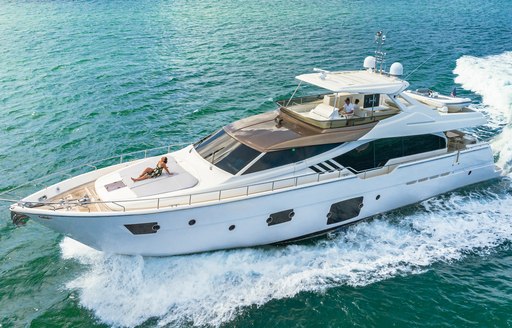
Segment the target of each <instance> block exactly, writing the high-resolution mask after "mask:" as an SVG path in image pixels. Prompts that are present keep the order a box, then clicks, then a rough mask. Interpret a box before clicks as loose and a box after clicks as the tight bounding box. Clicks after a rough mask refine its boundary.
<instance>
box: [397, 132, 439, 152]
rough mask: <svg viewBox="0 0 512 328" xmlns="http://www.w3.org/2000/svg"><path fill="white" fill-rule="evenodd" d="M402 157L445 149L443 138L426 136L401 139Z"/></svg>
mask: <svg viewBox="0 0 512 328" xmlns="http://www.w3.org/2000/svg"><path fill="white" fill-rule="evenodd" d="M403 145H404V156H407V155H414V154H419V153H424V152H427V151H432V150H437V149H442V148H445V147H446V141H445V140H444V138H442V137H439V136H436V135H432V134H427V135H420V136H407V137H403Z"/></svg>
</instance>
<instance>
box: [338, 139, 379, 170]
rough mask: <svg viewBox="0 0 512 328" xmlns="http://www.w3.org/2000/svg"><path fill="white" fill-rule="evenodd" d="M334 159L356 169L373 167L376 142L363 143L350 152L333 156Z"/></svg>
mask: <svg viewBox="0 0 512 328" xmlns="http://www.w3.org/2000/svg"><path fill="white" fill-rule="evenodd" d="M333 160H335V161H336V162H338V163H339V164H341V165H343V166H345V167H350V168H353V169H354V170H356V171H362V170H368V169H371V168H373V167H374V165H375V154H374V143H373V142H369V143H366V144H363V145H361V146H359V147H357V148H355V149H352V150H351V151H349V152H348V153H345V154H342V155H340V156H338V157H335V158H333Z"/></svg>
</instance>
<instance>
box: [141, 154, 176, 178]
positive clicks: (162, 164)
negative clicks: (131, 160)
mask: <svg viewBox="0 0 512 328" xmlns="http://www.w3.org/2000/svg"><path fill="white" fill-rule="evenodd" d="M163 170H165V172H167V173H168V174H169V175H172V173H171V172H169V168H168V167H167V157H165V156H164V157H162V158H160V161H159V162H158V163H157V164H156V167H155V168H151V167H148V168H146V169H145V170H144V171H142V173H141V174H140V175H139V177H138V178H132V181H133V182H137V181H142V180H146V179H150V178H156V177H159V176H161V175H162V171H163Z"/></svg>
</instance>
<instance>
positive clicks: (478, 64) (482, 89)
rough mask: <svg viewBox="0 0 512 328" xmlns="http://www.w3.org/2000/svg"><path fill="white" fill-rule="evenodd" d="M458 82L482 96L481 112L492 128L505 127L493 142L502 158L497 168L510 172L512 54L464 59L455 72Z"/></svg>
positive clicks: (464, 57) (511, 165) (461, 59)
mask: <svg viewBox="0 0 512 328" xmlns="http://www.w3.org/2000/svg"><path fill="white" fill-rule="evenodd" d="M453 73H454V74H456V75H457V77H456V78H455V82H457V83H460V84H461V85H462V87H463V88H464V89H467V90H470V91H473V92H475V93H477V94H479V95H480V96H482V105H481V106H480V107H481V110H482V111H484V112H485V113H487V114H488V115H487V117H488V119H489V121H490V126H492V127H502V128H503V131H501V133H499V134H498V135H497V136H496V137H495V139H494V140H493V142H492V147H493V149H494V151H495V153H496V154H497V155H498V156H499V159H498V161H497V164H498V165H499V166H500V167H502V168H504V169H505V171H506V172H510V171H511V168H512V162H511V161H512V143H511V142H510V140H511V138H512V51H508V52H505V53H502V54H500V55H494V56H488V57H483V58H478V57H473V56H463V57H461V58H459V59H458V60H457V66H456V67H455V70H454V71H453Z"/></svg>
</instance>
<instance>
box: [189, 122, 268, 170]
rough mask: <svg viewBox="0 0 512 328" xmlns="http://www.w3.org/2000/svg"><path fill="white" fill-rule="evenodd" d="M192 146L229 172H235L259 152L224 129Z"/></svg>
mask: <svg viewBox="0 0 512 328" xmlns="http://www.w3.org/2000/svg"><path fill="white" fill-rule="evenodd" d="M194 148H195V149H196V151H197V152H198V153H199V155H201V157H203V158H204V159H205V160H207V161H208V162H210V163H212V164H214V165H215V166H217V167H218V168H220V169H222V170H224V171H226V172H229V173H231V174H237V173H238V172H239V171H240V170H241V169H243V168H244V167H245V166H246V165H247V164H249V163H250V162H251V161H252V160H253V159H255V158H256V157H257V156H258V155H259V154H260V152H259V151H257V150H255V149H252V148H251V147H248V146H246V145H244V144H242V143H240V142H238V141H237V140H236V139H234V138H232V137H231V136H230V135H229V134H227V133H226V132H225V131H224V129H220V130H219V131H217V132H216V133H214V134H212V135H210V136H209V137H207V138H205V139H203V140H200V141H198V142H197V143H195V144H194Z"/></svg>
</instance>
